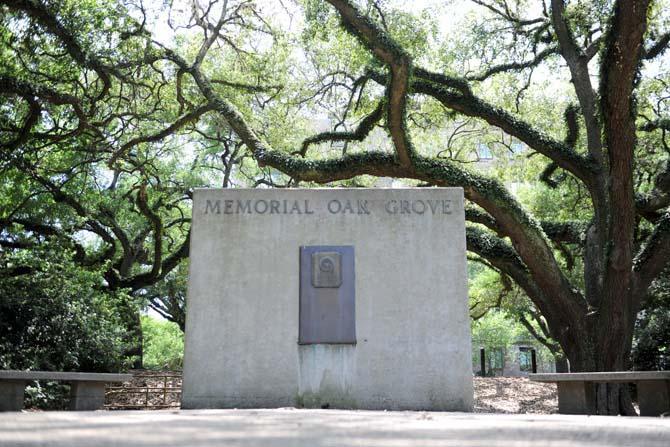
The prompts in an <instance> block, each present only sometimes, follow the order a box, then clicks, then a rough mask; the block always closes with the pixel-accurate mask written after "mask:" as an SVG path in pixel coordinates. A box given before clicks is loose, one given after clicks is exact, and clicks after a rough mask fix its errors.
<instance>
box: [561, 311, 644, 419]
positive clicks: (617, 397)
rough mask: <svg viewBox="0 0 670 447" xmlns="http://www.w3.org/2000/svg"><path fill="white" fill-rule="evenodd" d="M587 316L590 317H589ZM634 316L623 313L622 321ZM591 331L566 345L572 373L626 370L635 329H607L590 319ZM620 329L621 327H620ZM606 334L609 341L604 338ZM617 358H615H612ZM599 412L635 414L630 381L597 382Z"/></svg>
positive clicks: (596, 396) (602, 413) (605, 413)
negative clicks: (574, 342) (574, 343)
mask: <svg viewBox="0 0 670 447" xmlns="http://www.w3.org/2000/svg"><path fill="white" fill-rule="evenodd" d="M587 318H588V317H587ZM634 318H635V315H630V314H628V315H622V320H625V321H626V322H631V324H630V325H628V324H624V326H628V327H630V328H632V322H633V321H634ZM590 320H592V321H591V324H589V327H588V331H589V333H588V334H587V333H585V334H583V336H582V337H580V342H579V343H578V344H576V345H567V346H566V345H563V344H562V348H563V350H564V352H565V353H566V355H567V357H568V359H569V360H570V372H594V371H625V370H627V369H628V359H629V356H630V349H631V340H632V329H631V330H629V331H619V330H613V331H610V330H607V329H609V328H602V327H600V326H598V324H599V321H600V320H598V319H597V318H590ZM617 329H618V328H617ZM603 337H604V338H606V340H603ZM612 360H614V361H612ZM595 388H596V389H595V399H596V402H595V408H596V414H601V415H625V416H634V415H636V414H637V413H636V412H635V409H634V408H633V403H632V399H631V395H630V389H629V386H628V385H627V384H616V383H615V384H606V383H598V384H595Z"/></svg>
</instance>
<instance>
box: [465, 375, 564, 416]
mask: <svg viewBox="0 0 670 447" xmlns="http://www.w3.org/2000/svg"><path fill="white" fill-rule="evenodd" d="M474 385H475V412H476V413H514V414H527V413H534V414H551V413H558V396H557V392H556V384H554V383H539V382H531V381H530V380H528V379H526V378H522V377H475V378H474Z"/></svg>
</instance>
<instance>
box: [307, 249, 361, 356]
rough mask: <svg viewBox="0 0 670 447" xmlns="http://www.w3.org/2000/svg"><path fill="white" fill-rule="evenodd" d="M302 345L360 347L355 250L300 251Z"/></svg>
mask: <svg viewBox="0 0 670 447" xmlns="http://www.w3.org/2000/svg"><path fill="white" fill-rule="evenodd" d="M298 341H299V343H300V344H319V343H324V344H329V343H330V344H346V343H356V313H355V276H354V247H352V246H332V245H328V246H310V247H300V329H299V340H298Z"/></svg>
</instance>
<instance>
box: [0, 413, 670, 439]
mask: <svg viewBox="0 0 670 447" xmlns="http://www.w3.org/2000/svg"><path fill="white" fill-rule="evenodd" d="M669 445H670V419H663V418H631V417H608V416H567V415H504V414H473V413H439V412H416V411H402V412H391V411H389V412H385V411H347V410H300V409H293V408H283V409H273V410H190V411H96V412H42V413H28V412H25V413H0V446H3V447H4V446H12V447H14V446H40V447H48V446H58V447H61V446H62V447H66V446H67V447H78V446H81V447H84V446H85V447H111V446H114V447H117V446H118V447H171V446H201V447H210V446H211V447H214V446H241V447H251V446H259V447H261V446H262V447H284V446H286V447H288V446H291V447H296V446H297V447H301V446H304V447H320V446H338V447H341V446H380V447H395V446H421V447H431V446H454V447H471V446H486V447H495V446H506V447H509V446H511V447H516V446H541V447H559V446H560V447H568V446H570V447H581V446H589V447H595V446H602V447H605V446H607V447H617V446H622V447H623V446H644V447H655V446H658V447H667V446H669Z"/></svg>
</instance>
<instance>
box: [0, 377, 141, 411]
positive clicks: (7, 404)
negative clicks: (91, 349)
mask: <svg viewBox="0 0 670 447" xmlns="http://www.w3.org/2000/svg"><path fill="white" fill-rule="evenodd" d="M131 378H132V375H131V374H111V373H87V372H57V371H12V370H5V371H0V411H19V410H21V409H22V408H23V399H24V392H25V388H26V385H27V384H28V383H29V382H32V381H33V380H54V381H60V382H68V383H69V384H70V409H71V410H78V411H79V410H97V409H99V408H102V407H103V405H104V404H105V384H106V383H110V382H125V381H127V380H130V379H131Z"/></svg>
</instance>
